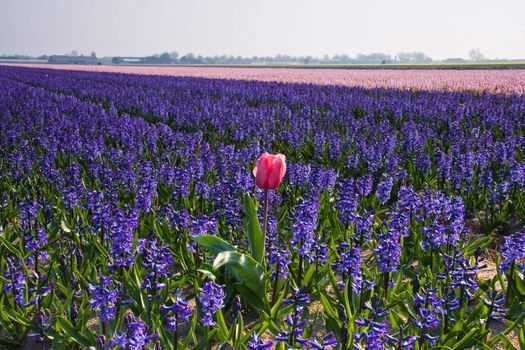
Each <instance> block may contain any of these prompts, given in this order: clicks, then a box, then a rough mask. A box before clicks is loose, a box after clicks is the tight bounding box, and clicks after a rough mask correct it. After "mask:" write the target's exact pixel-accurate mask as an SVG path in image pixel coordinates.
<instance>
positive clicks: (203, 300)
mask: <svg viewBox="0 0 525 350" xmlns="http://www.w3.org/2000/svg"><path fill="white" fill-rule="evenodd" d="M223 288H224V287H223V286H221V285H219V284H216V283H214V282H213V281H206V282H204V285H203V286H202V288H201V293H200V294H199V297H198V299H199V302H200V304H201V316H200V317H199V320H200V322H201V324H202V325H203V326H213V315H214V314H215V313H216V312H217V311H218V310H220V309H222V308H223V307H224V298H225V297H226V295H225V294H224V290H223Z"/></svg>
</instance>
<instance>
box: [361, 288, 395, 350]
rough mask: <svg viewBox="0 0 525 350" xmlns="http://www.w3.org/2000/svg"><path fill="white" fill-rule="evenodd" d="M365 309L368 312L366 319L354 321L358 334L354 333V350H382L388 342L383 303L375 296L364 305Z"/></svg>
mask: <svg viewBox="0 0 525 350" xmlns="http://www.w3.org/2000/svg"><path fill="white" fill-rule="evenodd" d="M365 308H366V309H367V310H368V311H369V312H368V316H367V317H366V318H364V317H361V318H358V319H357V320H355V324H356V325H357V326H359V328H360V332H354V334H353V335H354V349H356V350H365V349H366V350H372V349H384V346H385V344H386V342H387V341H388V338H387V337H388V332H387V329H388V323H387V321H386V320H385V317H386V316H387V315H388V312H387V311H385V310H384V309H383V303H382V301H380V300H379V298H378V296H377V295H374V296H373V297H372V299H371V300H370V301H368V302H366V303H365Z"/></svg>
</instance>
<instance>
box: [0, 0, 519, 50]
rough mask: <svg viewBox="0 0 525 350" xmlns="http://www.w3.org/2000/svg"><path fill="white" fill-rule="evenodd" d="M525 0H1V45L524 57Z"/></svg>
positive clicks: (9, 47)
mask: <svg viewBox="0 0 525 350" xmlns="http://www.w3.org/2000/svg"><path fill="white" fill-rule="evenodd" d="M524 13H525V0H362V1H357V0H264V1H263V0H260V1H259V0H0V55H1V54H28V55H42V54H65V53H67V52H70V51H72V50H78V51H79V52H80V53H85V54H89V53H91V52H93V51H94V52H96V53H97V56H99V57H102V56H144V55H151V54H155V53H162V52H171V51H177V52H179V53H180V54H186V53H188V52H192V53H194V54H196V55H199V54H202V55H222V54H226V55H234V56H238V55H240V56H249V57H251V56H254V55H258V56H266V55H270V56H272V55H277V54H289V55H293V56H305V55H311V56H323V55H325V54H328V55H330V56H331V55H334V54H347V55H349V56H351V57H353V56H356V55H357V54H359V53H365V54H368V53H373V52H384V53H387V54H391V55H392V56H394V55H396V54H397V53H398V52H410V51H422V52H424V53H426V54H427V55H429V56H430V57H432V58H434V59H443V58H447V57H464V58H467V57H468V53H469V51H470V49H472V48H479V49H480V51H481V52H482V53H483V54H484V55H485V56H486V57H490V58H509V59H510V58H525V20H524V17H523V14H524Z"/></svg>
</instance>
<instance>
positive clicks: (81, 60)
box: [48, 55, 102, 64]
mask: <svg viewBox="0 0 525 350" xmlns="http://www.w3.org/2000/svg"><path fill="white" fill-rule="evenodd" d="M48 62H49V63H55V64H102V63H101V61H100V60H99V59H98V58H97V57H96V56H93V55H91V56H66V55H53V56H49V61H48Z"/></svg>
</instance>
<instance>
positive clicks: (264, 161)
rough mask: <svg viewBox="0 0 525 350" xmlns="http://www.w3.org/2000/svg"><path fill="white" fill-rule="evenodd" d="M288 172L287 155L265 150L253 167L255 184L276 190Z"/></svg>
mask: <svg viewBox="0 0 525 350" xmlns="http://www.w3.org/2000/svg"><path fill="white" fill-rule="evenodd" d="M284 174H286V157H285V156H284V155H283V154H270V153H268V152H265V153H264V154H263V155H262V156H261V157H259V160H258V161H257V165H256V166H255V168H253V176H255V184H256V185H257V187H259V188H261V189H263V190H275V189H276V188H277V187H279V185H280V184H281V181H282V179H283V177H284Z"/></svg>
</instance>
